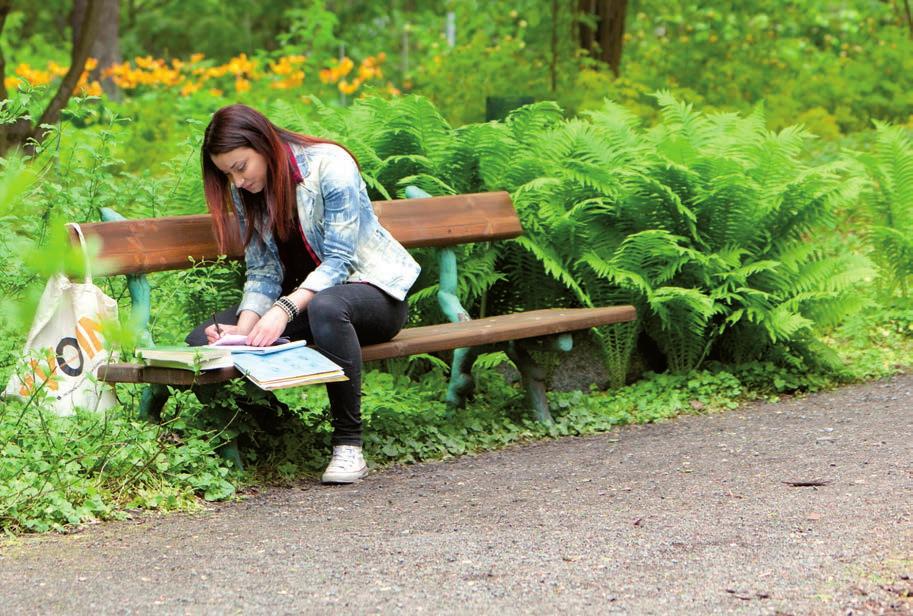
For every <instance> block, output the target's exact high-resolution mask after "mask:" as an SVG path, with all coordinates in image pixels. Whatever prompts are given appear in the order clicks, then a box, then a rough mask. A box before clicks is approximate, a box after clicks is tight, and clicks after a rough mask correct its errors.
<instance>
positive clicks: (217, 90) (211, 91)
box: [209, 88, 222, 96]
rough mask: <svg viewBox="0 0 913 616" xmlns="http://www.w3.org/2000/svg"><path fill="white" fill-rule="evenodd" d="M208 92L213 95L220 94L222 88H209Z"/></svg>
mask: <svg viewBox="0 0 913 616" xmlns="http://www.w3.org/2000/svg"><path fill="white" fill-rule="evenodd" d="M209 93H210V94H212V95H213V96H222V90H220V89H219V88H210V89H209Z"/></svg>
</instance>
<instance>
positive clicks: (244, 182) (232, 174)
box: [210, 148, 266, 193]
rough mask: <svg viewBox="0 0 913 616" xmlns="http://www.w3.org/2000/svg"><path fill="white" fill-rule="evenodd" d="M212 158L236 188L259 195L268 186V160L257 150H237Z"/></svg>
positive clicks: (214, 155) (215, 155)
mask: <svg viewBox="0 0 913 616" xmlns="http://www.w3.org/2000/svg"><path fill="white" fill-rule="evenodd" d="M210 158H211V159H212V162H213V164H214V165H215V166H216V167H218V168H219V171H221V172H222V173H224V174H225V175H226V176H228V179H229V180H231V183H232V184H234V185H235V187H236V188H243V189H244V190H246V191H247V192H251V193H258V192H260V191H261V190H263V188H264V187H265V186H266V158H264V157H263V156H261V155H260V154H258V153H257V152H256V150H253V149H251V148H236V149H234V150H230V151H228V152H224V153H222V154H213V155H212V156H210Z"/></svg>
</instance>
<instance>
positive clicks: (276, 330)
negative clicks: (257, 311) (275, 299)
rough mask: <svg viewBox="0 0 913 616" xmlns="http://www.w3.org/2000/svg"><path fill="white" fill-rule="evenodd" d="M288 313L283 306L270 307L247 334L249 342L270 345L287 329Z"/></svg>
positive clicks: (256, 344) (254, 344) (252, 344)
mask: <svg viewBox="0 0 913 616" xmlns="http://www.w3.org/2000/svg"><path fill="white" fill-rule="evenodd" d="M286 325H288V315H287V314H285V312H284V311H283V310H282V309H281V308H270V309H269V310H267V311H266V313H265V314H264V315H263V316H262V317H260V320H259V321H257V324H256V325H254V328H253V329H252V330H250V333H249V334H247V344H249V345H251V346H269V345H271V344H272V343H274V342H275V341H276V338H278V337H279V336H281V335H282V332H284V331H285V326H286Z"/></svg>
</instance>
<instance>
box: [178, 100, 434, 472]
mask: <svg viewBox="0 0 913 616" xmlns="http://www.w3.org/2000/svg"><path fill="white" fill-rule="evenodd" d="M201 158H202V166H203V182H204V189H205V193H206V203H207V205H208V207H209V211H210V212H211V213H212V219H213V225H214V231H215V235H216V238H217V240H218V242H219V247H220V248H221V249H222V250H223V251H226V250H227V248H228V238H229V237H230V235H229V227H230V226H231V225H240V232H241V237H242V238H243V242H244V246H245V250H244V259H245V265H246V282H245V284H244V294H243V297H242V299H241V303H240V305H238V306H236V307H233V308H230V309H228V310H225V311H223V312H222V313H220V314H219V315H218V316H217V320H218V322H219V324H220V325H219V329H221V332H222V334H225V333H232V334H245V335H247V344H250V345H255V346H265V345H269V344H272V343H273V341H275V340H276V339H277V338H278V337H280V336H286V337H288V338H290V339H292V340H298V339H302V338H303V339H306V340H308V342H309V343H313V344H314V345H315V346H316V347H317V348H318V349H319V350H320V351H321V352H322V353H324V354H325V355H326V356H327V357H329V358H330V359H332V360H333V361H335V362H336V363H337V364H339V365H340V366H342V368H343V370H344V372H345V374H346V376H347V377H348V378H349V380H348V381H343V382H336V383H327V385H326V387H327V393H328V395H329V399H330V412H331V415H332V424H333V437H332V444H333V456H332V459H331V460H330V463H329V465H328V466H327V469H326V471H325V472H324V474H323V478H322V479H323V482H324V483H351V482H354V481H357V480H358V479H360V478H361V477H363V476H364V475H365V474H367V466H366V465H365V460H364V456H363V455H362V450H361V444H362V437H361V345H364V344H374V343H379V342H385V341H387V340H390V339H391V338H393V337H394V336H395V335H396V334H397V333H398V332H399V331H400V329H401V328H402V327H403V325H405V323H406V319H407V317H408V304H407V303H406V293H407V292H408V291H409V289H410V288H411V286H412V284H413V283H414V282H415V279H416V278H417V277H418V274H419V265H418V263H416V262H415V260H414V259H413V258H412V257H411V256H410V255H409V253H408V252H407V251H406V249H405V248H403V247H402V245H401V244H400V243H399V242H397V241H396V240H395V239H394V238H393V236H391V235H390V233H388V232H387V230H386V229H384V228H383V227H382V226H381V225H380V223H379V222H378V220H377V216H376V215H375V213H374V209H373V207H372V206H371V201H370V200H369V199H368V193H367V191H366V189H365V183H364V180H362V178H361V175H360V174H359V168H358V165H357V163H356V161H355V159H354V158H353V157H352V155H351V154H350V153H349V152H348V150H346V149H345V148H343V147H342V146H340V145H338V144H336V143H333V142H330V141H326V140H323V139H318V138H315V137H310V136H307V135H300V134H297V133H293V132H290V131H288V130H285V129H282V128H279V127H277V126H276V125H274V124H273V123H272V122H270V121H269V120H268V119H267V118H266V117H265V116H264V115H263V114H261V113H259V112H258V111H256V110H254V109H251V108H250V107H247V106H245V105H230V106H228V107H223V108H222V109H219V110H218V111H217V112H216V113H215V114H214V115H213V117H212V121H211V122H210V123H209V126H207V127H206V133H205V135H204V138H203V147H202V152H201ZM232 211H233V214H234V215H232ZM219 336H220V334H219V333H218V332H217V327H216V325H214V324H212V323H210V324H208V325H207V324H203V325H200V326H199V327H197V328H196V329H195V330H194V331H193V332H192V333H191V334H190V335H189V336H188V337H187V342H188V343H189V344H193V345H201V344H206V343H207V342H213V341H215V340H216V339H217V338H218V337H219Z"/></svg>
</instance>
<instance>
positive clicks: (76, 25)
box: [70, 0, 121, 98]
mask: <svg viewBox="0 0 913 616" xmlns="http://www.w3.org/2000/svg"><path fill="white" fill-rule="evenodd" d="M98 3H99V4H100V5H101V6H100V7H99V9H100V11H101V15H100V16H99V24H98V34H97V36H96V37H95V41H94V42H93V43H92V48H91V49H90V50H89V57H90V58H95V59H96V60H98V64H97V65H96V66H95V69H94V70H93V71H92V74H91V75H89V79H90V80H98V81H99V82H100V83H101V87H102V89H103V90H104V91H105V94H107V95H108V97H109V98H114V97H116V96H117V94H118V92H117V86H115V85H114V82H113V81H111V80H110V79H103V78H102V76H101V74H102V72H103V71H104V70H105V69H106V68H108V67H109V66H112V65H114V64H119V63H120V61H121V55H120V35H119V31H120V0H98ZM88 6H89V0H75V1H74V3H73V13H72V16H71V18H70V26H71V27H72V31H73V37H72V38H73V47H74V48H75V47H76V46H77V45H78V43H79V38H80V36H81V35H82V32H81V28H82V22H83V19H84V18H85V14H86V9H87V8H88Z"/></svg>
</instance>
